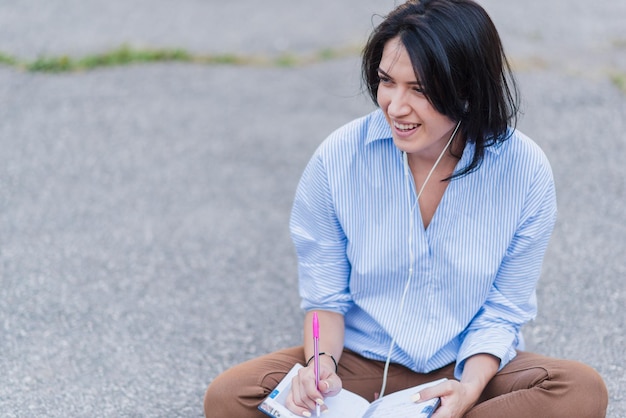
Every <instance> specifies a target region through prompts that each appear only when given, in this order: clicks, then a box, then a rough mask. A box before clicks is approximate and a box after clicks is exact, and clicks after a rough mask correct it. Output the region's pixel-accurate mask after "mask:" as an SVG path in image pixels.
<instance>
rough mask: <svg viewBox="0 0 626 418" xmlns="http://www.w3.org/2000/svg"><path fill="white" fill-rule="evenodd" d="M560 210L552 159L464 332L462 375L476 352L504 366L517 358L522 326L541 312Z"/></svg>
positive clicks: (459, 365) (459, 372)
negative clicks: (541, 289) (540, 288)
mask: <svg viewBox="0 0 626 418" xmlns="http://www.w3.org/2000/svg"><path fill="white" fill-rule="evenodd" d="M556 212H557V210H556V194H555V189H554V180H553V178H552V172H551V170H550V166H549V164H548V163H547V162H546V164H544V165H543V166H541V167H540V169H539V170H538V172H537V173H536V175H535V176H534V179H533V181H532V183H531V187H530V189H529V193H528V194H527V199H526V203H525V205H524V208H523V210H522V214H521V216H520V220H519V223H518V225H519V226H518V228H517V230H516V231H515V234H514V237H513V239H512V241H511V243H510V245H509V247H508V249H507V252H506V255H505V256H504V258H503V260H502V263H501V264H500V267H499V269H498V273H497V275H496V278H495V281H494V283H493V285H492V287H491V289H490V292H489V295H488V297H487V300H486V302H485V303H484V305H483V306H482V308H481V309H480V310H479V312H478V313H477V314H476V316H475V317H474V318H473V320H472V321H471V323H470V324H469V326H468V327H467V328H466V330H465V331H464V333H463V334H462V336H461V337H462V343H461V347H460V350H459V353H458V356H457V365H456V368H455V377H456V378H457V379H460V377H461V375H462V373H463V368H464V365H465V360H467V358H469V357H471V356H473V355H475V354H480V353H486V354H492V355H494V356H496V357H498V358H499V359H500V369H502V368H503V367H504V366H505V365H506V364H507V363H508V362H509V361H510V360H512V359H513V358H514V357H515V355H516V351H515V349H516V347H517V346H518V344H519V341H518V336H519V333H520V329H521V327H522V325H523V324H525V323H526V322H528V321H530V320H531V319H534V317H535V315H536V312H537V303H536V294H535V289H536V284H537V281H538V279H539V276H540V274H541V265H542V263H543V257H544V254H545V251H546V248H547V246H548V242H549V240H550V236H551V235H552V231H553V229H554V223H555V221H556Z"/></svg>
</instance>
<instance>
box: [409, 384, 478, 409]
mask: <svg viewBox="0 0 626 418" xmlns="http://www.w3.org/2000/svg"><path fill="white" fill-rule="evenodd" d="M476 392H477V391H476V388H474V387H473V386H472V385H470V384H467V383H461V382H459V381H457V380H446V381H445V382H442V383H440V384H438V385H436V386H432V387H429V388H426V389H423V390H421V391H420V392H419V400H417V399H416V398H417V396H416V395H417V394H416V395H414V396H413V398H412V399H413V400H414V401H416V402H423V401H426V400H428V399H432V398H440V399H441V404H440V406H439V408H437V410H436V411H435V413H434V414H433V415H432V418H457V417H462V416H463V415H465V413H466V412H467V411H469V410H470V409H471V408H472V407H473V406H474V404H476V401H477V400H478V397H479V396H480V392H478V393H476Z"/></svg>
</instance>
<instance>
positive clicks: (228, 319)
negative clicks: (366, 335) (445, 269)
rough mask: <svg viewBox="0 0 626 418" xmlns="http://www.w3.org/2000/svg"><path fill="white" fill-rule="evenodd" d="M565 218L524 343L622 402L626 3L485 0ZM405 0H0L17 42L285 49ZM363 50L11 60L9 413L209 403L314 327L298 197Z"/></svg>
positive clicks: (321, 38) (36, 51)
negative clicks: (220, 383) (86, 63)
mask: <svg viewBox="0 0 626 418" xmlns="http://www.w3.org/2000/svg"><path fill="white" fill-rule="evenodd" d="M481 3H482V4H483V5H485V7H486V8H487V10H488V11H489V12H490V14H491V16H492V18H493V20H494V21H495V23H496V25H497V26H498V28H499V29H500V31H501V34H502V37H503V39H504V41H505V47H506V48H507V51H508V52H509V54H510V56H511V58H512V61H513V62H514V64H515V67H516V68H517V69H518V78H519V82H520V86H521V89H522V93H523V97H524V116H523V118H522V120H521V122H520V125H519V128H520V129H521V130H522V131H524V132H525V133H527V134H528V135H529V136H531V137H532V138H534V139H535V140H536V141H537V142H538V143H539V144H540V145H541V146H542V147H543V149H544V150H545V152H546V153H547V155H548V157H549V158H550V161H551V163H552V166H553V170H554V173H555V177H556V182H557V188H558V189H557V192H558V200H559V210H560V211H559V219H558V222H557V226H556V230H555V234H554V237H553V239H552V241H551V243H550V247H549V249H548V253H547V256H546V261H545V265H544V270H543V275H542V278H541V281H540V286H539V294H538V296H539V303H540V313H539V316H538V318H537V319H536V320H535V321H534V322H533V323H532V324H530V325H529V326H527V327H526V328H525V335H526V337H527V340H528V348H529V349H531V350H534V351H537V352H540V353H543V354H546V355H553V356H559V357H565V358H571V359H576V360H580V361H583V362H586V363H588V364H590V365H591V366H593V367H594V368H596V369H597V370H598V371H599V372H600V373H601V374H602V375H603V376H604V378H605V380H606V382H607V386H608V388H609V391H610V405H609V413H608V416H609V417H614V418H621V417H626V399H625V397H624V392H625V391H626V377H625V373H624V371H625V370H624V369H625V366H624V360H623V359H624V355H625V354H626V309H625V308H624V306H626V289H625V284H624V283H625V281H624V278H625V277H626V261H625V260H626V258H625V257H624V254H625V253H626V239H625V238H624V236H626V212H625V211H624V203H626V180H625V179H626V164H624V159H625V158H626V134H625V132H626V92H624V91H621V90H620V89H619V88H618V87H617V85H616V84H615V83H613V82H612V81H611V77H613V76H615V75H616V74H618V75H619V74H622V75H626V31H625V30H624V27H626V26H625V22H626V21H625V19H626V18H625V16H626V2H623V1H620V2H615V1H612V0H598V1H596V2H593V3H590V2H585V1H582V0H568V1H565V0H551V1H539V0H534V1H527V2H511V1H502V0H484V1H482V2H481ZM392 6H393V2H392V1H375V0H367V1H363V0H346V1H341V2H335V1H330V0H324V1H321V2H316V3H301V2H288V1H279V0H268V1H265V2H263V3H262V6H260V3H258V2H252V1H250V0H242V1H239V2H217V1H205V2H200V1H197V0H181V1H178V2H176V3H174V2H169V1H165V0H158V1H147V0H138V1H134V2H124V1H120V0H107V1H104V0H94V1H90V2H84V1H78V0H71V1H63V2H61V1H49V2H37V3H35V2H26V1H21V2H8V1H3V2H0V53H4V54H9V55H13V56H16V57H19V58H22V59H34V58H36V57H39V56H42V55H48V56H58V55H64V54H69V55H71V56H77V57H78V56H83V55H87V54H92V53H97V52H102V51H106V50H109V49H112V48H117V47H118V46H120V45H121V44H124V43H126V44H130V45H133V46H137V47H156V48H159V47H168V48H174V47H176V48H178V47H180V48H184V49H187V50H189V51H192V52H194V53H201V54H210V53H239V54H259V55H273V54H279V53H284V52H296V53H298V52H312V51H313V52H314V51H320V50H323V49H325V48H328V47H337V48H339V47H342V46H354V45H360V44H362V43H363V42H364V39H365V37H366V36H367V33H368V31H369V29H370V28H371V25H372V22H376V21H377V18H376V17H372V16H373V15H375V14H376V13H378V14H384V13H386V12H388V11H389V10H390V9H391V7H392ZM358 71H359V61H358V57H357V56H348V57H344V58H341V59H335V60H330V61H325V62H319V63H317V64H312V65H308V66H304V67H294V68H278V67H235V66H216V65H213V66H211V65H201V64H184V63H170V64H167V63H160V64H147V65H131V66H124V67H115V68H109V69H98V70H94V71H89V72H79V73H61V74H44V73H28V72H24V71H21V70H18V69H15V68H12V67H8V66H0V353H1V354H0V416H2V417H43V416H45V417H68V416H70V417H118V416H120V417H200V416H202V396H203V394H204V390H205V388H206V386H207V385H208V384H209V382H210V381H211V380H212V379H213V378H214V377H215V376H216V375H217V374H218V373H219V372H221V371H223V370H224V369H226V368H228V367H230V366H232V365H234V364H236V363H238V362H241V361H243V360H246V359H248V358H251V357H254V356H257V355H260V354H263V353H265V352H269V351H272V350H275V349H278V348H281V347H284V346H288V345H294V344H299V343H300V340H301V320H302V313H301V312H300V310H299V306H298V305H299V301H298V297H297V289H296V287H297V282H296V281H297V278H296V266H295V256H294V251H293V248H292V244H291V241H290V239H289V233H288V225H287V223H288V217H289V211H290V206H291V201H292V198H293V193H294V191H295V187H296V184H297V181H298V179H299V176H300V174H301V172H302V170H303V168H304V165H305V164H306V162H307V161H308V159H309V157H310V155H311V153H312V152H313V151H314V149H315V148H316V147H317V145H318V144H319V143H320V142H321V141H322V140H323V139H324V138H325V137H326V136H327V135H328V134H329V133H330V132H331V131H332V130H334V129H335V128H337V127H339V126H340V125H342V124H343V123H346V122H347V121H349V120H351V119H353V118H354V117H357V116H360V115H362V114H364V113H365V112H368V111H369V110H371V109H372V105H371V104H370V103H369V102H368V101H367V100H366V98H365V97H364V96H363V95H362V94H361V91H360V84H359V74H358Z"/></svg>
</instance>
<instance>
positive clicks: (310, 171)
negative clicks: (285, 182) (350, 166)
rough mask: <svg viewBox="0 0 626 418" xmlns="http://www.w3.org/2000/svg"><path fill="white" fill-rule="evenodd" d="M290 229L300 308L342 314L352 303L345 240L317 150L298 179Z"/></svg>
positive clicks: (323, 165)
mask: <svg viewBox="0 0 626 418" xmlns="http://www.w3.org/2000/svg"><path fill="white" fill-rule="evenodd" d="M290 230H291V237H292V240H293V242H294V245H295V248H296V253H297V256H298V276H299V291H300V296H301V298H302V302H301V307H302V308H303V309H304V310H311V309H324V310H328V311H332V312H337V313H340V314H342V315H343V314H345V313H346V312H347V311H348V309H350V307H351V306H352V298H351V296H350V293H349V286H348V281H349V275H350V263H349V262H348V259H347V256H346V242H347V239H346V236H345V234H344V231H343V229H342V227H341V224H340V222H339V220H338V219H337V214H336V211H335V206H334V202H333V197H332V191H331V187H330V185H329V180H328V172H327V169H326V167H325V164H324V161H323V158H322V155H321V152H320V150H318V152H316V154H315V155H314V156H313V158H312V159H311V161H310V162H309V164H308V165H307V167H306V169H305V171H304V173H303V175H302V178H301V179H300V183H299V185H298V189H297V191H296V196H295V199H294V204H293V209H292V213H291V220H290Z"/></svg>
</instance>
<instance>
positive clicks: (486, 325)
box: [290, 110, 556, 378]
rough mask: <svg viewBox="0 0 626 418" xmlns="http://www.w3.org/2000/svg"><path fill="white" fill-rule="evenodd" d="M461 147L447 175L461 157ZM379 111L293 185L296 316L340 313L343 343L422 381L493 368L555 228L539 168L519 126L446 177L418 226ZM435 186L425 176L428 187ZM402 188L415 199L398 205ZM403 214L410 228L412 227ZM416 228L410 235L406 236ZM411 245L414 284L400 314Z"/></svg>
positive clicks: (546, 172) (531, 308)
mask: <svg viewBox="0 0 626 418" xmlns="http://www.w3.org/2000/svg"><path fill="white" fill-rule="evenodd" d="M473 153H474V145H473V144H471V143H468V144H467V145H466V147H465V150H464V152H463V156H462V158H461V159H460V161H459V162H458V165H457V170H459V169H461V168H463V167H465V166H467V165H468V164H469V162H470V161H471V159H472V156H473ZM408 177H409V178H410V181H409V182H407V179H406V178H405V176H404V165H403V159H402V153H401V152H400V150H398V148H396V146H395V145H394V143H393V140H392V138H391V131H390V128H389V125H388V124H387V122H386V120H385V118H384V115H383V113H382V112H381V111H380V110H376V111H374V112H373V113H371V114H369V115H367V116H365V117H363V118H361V119H357V120H355V121H353V122H351V123H349V124H348V125H346V126H344V127H342V128H340V129H339V130H337V131H335V132H334V133H333V134H331V135H330V136H329V137H328V138H327V139H326V141H324V142H323V143H322V144H321V146H320V147H319V148H318V149H317V151H316V152H315V154H314V155H313V157H312V158H311V160H310V162H309V164H308V165H307V167H306V169H305V171H304V173H303V175H302V178H301V180H300V184H299V186H298V189H297V192H296V196H295V200H294V205H293V210H292V215H291V222H290V227H291V235H292V238H293V241H294V244H295V247H296V251H297V255H298V274H299V283H300V295H301V297H302V304H301V305H302V308H303V309H305V310H312V309H319V310H328V311H332V312H338V313H340V314H343V315H344V318H345V326H346V334H345V347H346V348H349V349H351V350H353V351H355V352H357V353H359V354H361V355H362V356H364V357H367V358H370V359H375V360H380V361H385V360H386V357H387V354H388V351H389V345H390V343H391V339H392V338H393V337H395V339H396V344H395V347H394V350H393V352H392V357H391V361H392V362H393V363H399V364H402V365H404V366H406V367H408V368H410V369H412V370H414V371H416V372H420V373H427V372H430V371H432V370H435V369H437V368H440V367H443V366H445V365H447V364H449V363H452V362H456V368H455V375H456V377H457V378H460V376H461V373H462V371H463V365H464V360H465V359H467V358H468V357H470V356H472V355H474V354H478V353H489V354H492V355H494V356H496V357H498V358H500V360H501V363H500V367H501V368H502V367H503V366H504V365H506V364H507V363H508V362H509V361H510V360H511V359H512V358H513V357H514V356H515V350H516V348H517V349H522V348H523V341H522V337H521V332H520V328H521V326H522V325H523V324H524V323H526V322H527V321H529V320H531V319H533V318H534V317H535V314H536V310H537V306H536V298H535V288H536V283H537V279H538V278H539V275H540V271H541V264H542V261H543V256H544V253H545V250H546V247H547V244H548V241H549V238H550V235H551V233H552V230H553V227H554V222H555V219H556V198H555V190H554V181H553V177H552V171H551V168H550V165H549V163H548V161H547V159H546V157H545V155H544V154H543V152H542V151H541V150H540V148H539V147H538V146H537V145H536V144H535V143H534V142H533V141H532V140H530V139H529V138H528V137H526V136H524V135H523V134H522V133H520V132H519V131H514V133H513V136H512V137H511V138H510V139H509V140H507V141H505V142H503V143H501V144H499V145H497V146H492V147H488V148H487V149H486V150H485V156H484V160H483V163H482V165H481V166H480V168H479V169H478V170H476V171H474V172H472V173H470V174H469V175H466V176H463V177H460V178H457V179H454V180H452V181H451V182H450V184H449V185H448V187H447V188H446V191H445V193H444V195H443V197H442V199H441V202H440V203H439V206H438V208H437V210H436V212H435V214H434V216H433V218H432V221H431V223H430V224H429V226H428V228H427V229H424V227H423V223H422V220H421V215H420V211H419V207H417V208H416V209H414V210H413V211H412V210H411V206H412V205H413V203H415V199H416V193H415V185H414V184H413V179H412V176H408ZM432 181H436V179H434V178H433V179H432ZM407 190H410V192H409V197H410V198H411V199H412V202H409V201H407ZM411 216H413V217H414V218H413V222H414V224H413V225H414V227H413V228H411V227H410V217H411ZM411 229H412V230H413V237H412V239H410V237H409V231H410V230H411ZM409 245H413V251H414V256H413V259H414V263H415V264H414V266H413V269H414V278H413V279H412V281H411V286H410V288H409V290H408V293H407V295H406V301H405V305H404V308H403V312H402V315H401V317H399V315H398V311H399V305H400V300H401V299H402V294H403V292H404V288H405V285H406V283H407V278H408V274H409V273H408V272H409V264H410V259H411V257H410V256H409V254H410V250H409Z"/></svg>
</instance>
